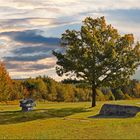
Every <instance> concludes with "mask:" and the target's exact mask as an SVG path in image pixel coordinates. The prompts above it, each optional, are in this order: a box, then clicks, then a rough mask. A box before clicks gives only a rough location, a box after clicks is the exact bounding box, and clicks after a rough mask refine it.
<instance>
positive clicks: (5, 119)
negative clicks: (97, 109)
mask: <svg viewBox="0 0 140 140" xmlns="http://www.w3.org/2000/svg"><path fill="white" fill-rule="evenodd" d="M81 112H88V111H87V110H86V109H85V108H63V109H36V110H33V111H29V112H22V111H4V112H0V125H4V124H15V123H21V122H27V121H33V120H38V119H47V118H48V119H49V118H55V117H66V116H70V115H73V114H75V113H81Z"/></svg>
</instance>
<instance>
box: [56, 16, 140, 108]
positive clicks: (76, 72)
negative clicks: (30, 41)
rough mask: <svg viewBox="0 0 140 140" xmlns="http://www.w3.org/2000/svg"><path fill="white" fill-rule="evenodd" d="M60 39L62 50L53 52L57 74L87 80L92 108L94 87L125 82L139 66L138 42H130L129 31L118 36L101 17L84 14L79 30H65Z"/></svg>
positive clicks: (94, 97)
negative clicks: (94, 17)
mask: <svg viewBox="0 0 140 140" xmlns="http://www.w3.org/2000/svg"><path fill="white" fill-rule="evenodd" d="M61 41H62V46H63V47H64V48H65V52H64V53H60V52H55V51H54V52H53V54H54V55H55V56H56V57H57V59H58V61H57V67H56V71H57V74H58V75H59V76H62V75H63V74H65V75H72V76H76V77H77V78H79V79H83V80H85V81H86V82H88V83H89V84H90V85H91V87H92V107H94V106H96V88H98V87H100V86H110V87H112V88H113V87H118V86H120V85H125V84H127V83H128V82H129V79H130V76H131V75H133V74H134V73H135V70H136V68H137V67H138V65H139V61H140V44H139V42H134V37H133V34H125V35H123V36H122V35H120V34H119V33H118V31H117V30H116V29H115V28H113V27H112V26H111V25H107V24H106V21H105V18H104V17H101V18H96V19H93V18H91V17H87V18H86V19H85V20H84V21H83V25H82V26H81V30H80V31H76V30H66V31H65V33H63V34H62V39H61Z"/></svg>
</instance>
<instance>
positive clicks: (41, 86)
mask: <svg viewBox="0 0 140 140" xmlns="http://www.w3.org/2000/svg"><path fill="white" fill-rule="evenodd" d="M96 93H97V96H96V99H97V100H98V101H106V100H124V99H133V98H140V83H139V81H137V80H132V81H131V83H130V84H129V85H128V86H122V87H119V88H117V89H112V88H110V87H100V88H97V89H96ZM91 95H92V90H91V87H90V85H89V84H87V83H85V82H84V81H77V80H70V79H67V80H63V81H62V82H57V81H55V80H54V79H52V78H49V77H45V76H44V77H41V76H39V77H37V78H29V79H24V80H12V79H11V78H10V76H9V74H8V72H7V71H6V68H5V65H4V64H3V63H0V101H5V102H6V101H12V100H20V99H23V98H33V99H35V100H39V101H45V100H47V101H55V102H82V101H91Z"/></svg>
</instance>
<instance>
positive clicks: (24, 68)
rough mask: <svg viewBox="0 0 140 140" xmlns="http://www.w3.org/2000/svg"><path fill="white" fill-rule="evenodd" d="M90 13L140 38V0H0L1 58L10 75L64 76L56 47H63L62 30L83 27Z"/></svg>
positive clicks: (60, 49) (18, 76) (17, 77)
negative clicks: (57, 72)
mask: <svg viewBox="0 0 140 140" xmlns="http://www.w3.org/2000/svg"><path fill="white" fill-rule="evenodd" d="M87 16H88V17H89V16H90V17H93V18H97V17H101V16H105V18H106V21H107V24H112V25H113V26H114V27H115V28H117V29H118V30H119V32H120V33H121V34H127V33H133V34H134V36H135V39H136V41H137V40H140V0H39V1H38V0H0V59H1V61H4V62H5V64H6V68H7V70H8V72H9V74H10V76H11V77H12V78H14V79H15V78H16V79H20V78H28V77H36V76H38V75H46V76H49V77H52V78H54V79H56V80H61V79H62V78H60V77H58V76H57V74H56V72H55V66H56V58H55V57H54V56H53V55H52V50H55V51H62V48H61V47H60V45H59V44H60V38H61V34H62V33H63V32H65V30H66V29H75V30H79V29H80V26H81V25H82V21H83V20H84V19H85V17H87ZM138 76H139V77H140V71H138V72H137V73H136V77H138Z"/></svg>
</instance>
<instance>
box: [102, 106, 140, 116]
mask: <svg viewBox="0 0 140 140" xmlns="http://www.w3.org/2000/svg"><path fill="white" fill-rule="evenodd" d="M138 112H140V107H137V106H130V105H116V104H104V105H103V106H102V108H101V110H100V113H99V115H104V116H135V115H136V114H137V113H138Z"/></svg>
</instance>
